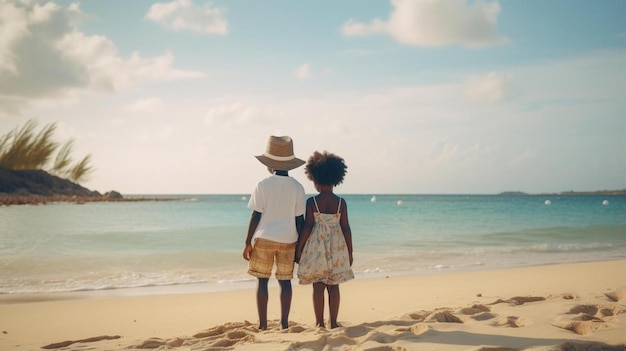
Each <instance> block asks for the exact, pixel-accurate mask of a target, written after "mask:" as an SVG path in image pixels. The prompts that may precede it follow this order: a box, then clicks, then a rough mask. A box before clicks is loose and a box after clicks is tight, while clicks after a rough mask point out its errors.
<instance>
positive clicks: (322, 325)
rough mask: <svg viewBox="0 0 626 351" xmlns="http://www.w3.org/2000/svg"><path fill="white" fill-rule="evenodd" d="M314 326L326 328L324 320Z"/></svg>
mask: <svg viewBox="0 0 626 351" xmlns="http://www.w3.org/2000/svg"><path fill="white" fill-rule="evenodd" d="M316 327H318V328H326V324H324V322H321V323H317V325H316Z"/></svg>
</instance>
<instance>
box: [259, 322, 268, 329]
mask: <svg viewBox="0 0 626 351" xmlns="http://www.w3.org/2000/svg"><path fill="white" fill-rule="evenodd" d="M259 330H267V323H265V324H263V323H261V324H259Z"/></svg>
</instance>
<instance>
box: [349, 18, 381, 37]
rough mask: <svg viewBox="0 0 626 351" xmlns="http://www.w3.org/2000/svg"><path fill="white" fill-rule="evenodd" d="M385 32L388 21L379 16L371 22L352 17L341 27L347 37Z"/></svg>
mask: <svg viewBox="0 0 626 351" xmlns="http://www.w3.org/2000/svg"><path fill="white" fill-rule="evenodd" d="M385 32H387V23H385V22H384V21H382V20H380V19H378V18H375V19H373V20H372V22H370V23H369V24H365V23H359V22H356V21H354V20H352V19H350V20H348V22H346V23H345V24H344V25H343V26H342V27H341V33H342V34H343V35H345V36H347V37H364V36H368V35H373V34H379V33H385Z"/></svg>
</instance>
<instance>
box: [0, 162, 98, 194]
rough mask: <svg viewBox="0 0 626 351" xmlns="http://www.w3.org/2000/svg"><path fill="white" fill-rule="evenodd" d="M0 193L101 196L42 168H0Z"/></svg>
mask: <svg viewBox="0 0 626 351" xmlns="http://www.w3.org/2000/svg"><path fill="white" fill-rule="evenodd" d="M0 193H4V194H9V195H18V196H30V195H41V196H58V195H63V196H79V197H100V196H102V195H101V194H100V193H99V192H97V191H91V190H89V189H87V188H84V187H82V186H80V185H78V184H76V183H73V182H71V181H69V180H67V179H62V178H59V177H57V176H54V175H51V174H49V173H48V172H46V171H43V170H18V171H13V170H8V169H4V168H0Z"/></svg>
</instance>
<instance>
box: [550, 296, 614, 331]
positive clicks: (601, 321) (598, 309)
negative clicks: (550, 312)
mask: <svg viewBox="0 0 626 351" xmlns="http://www.w3.org/2000/svg"><path fill="white" fill-rule="evenodd" d="M621 313H624V307H623V306H622V305H619V304H616V303H606V304H585V305H578V306H575V307H572V308H571V309H570V310H569V311H568V312H567V313H566V315H574V316H573V317H570V318H565V319H558V320H557V321H555V322H554V323H553V324H554V325H556V326H557V327H559V328H563V329H566V330H570V331H572V332H574V333H576V334H578V335H586V334H590V333H593V332H595V331H596V330H598V329H602V328H607V327H609V326H610V323H611V322H612V321H614V320H615V319H616V318H617V315H619V314H621Z"/></svg>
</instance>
